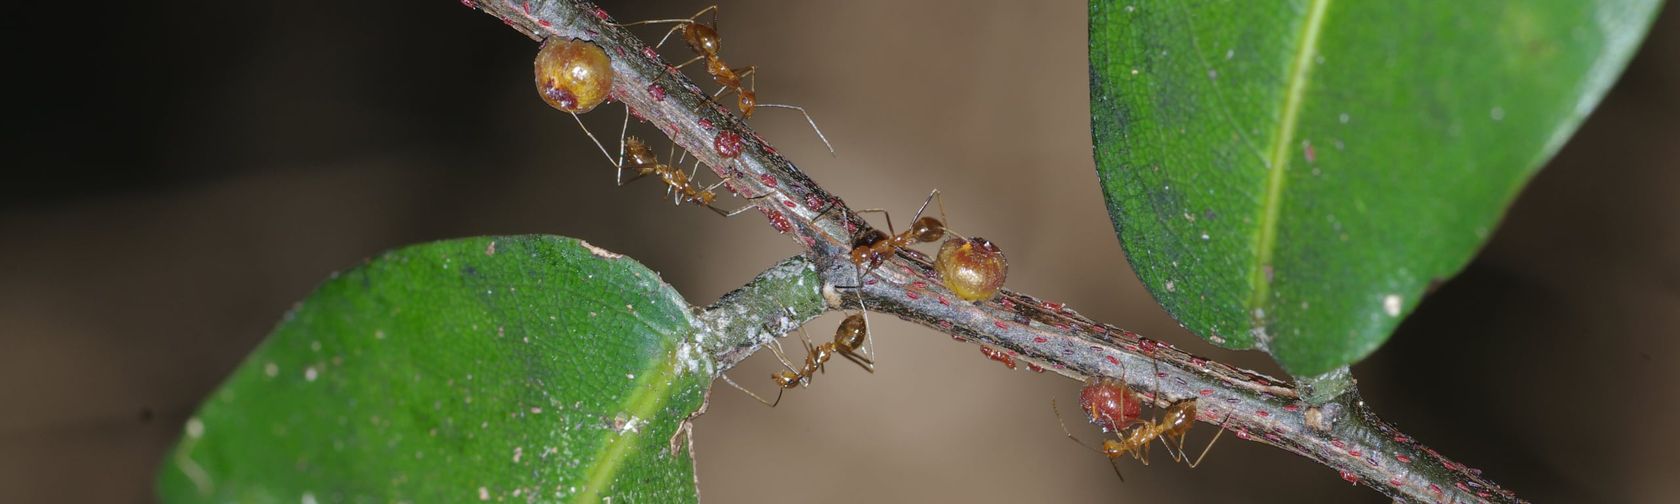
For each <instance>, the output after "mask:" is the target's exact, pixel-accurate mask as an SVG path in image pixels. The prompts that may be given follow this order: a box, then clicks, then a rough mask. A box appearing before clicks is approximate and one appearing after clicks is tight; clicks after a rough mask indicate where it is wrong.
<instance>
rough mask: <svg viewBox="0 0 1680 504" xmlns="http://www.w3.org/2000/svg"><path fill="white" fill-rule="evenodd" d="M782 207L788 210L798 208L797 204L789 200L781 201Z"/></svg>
mask: <svg viewBox="0 0 1680 504" xmlns="http://www.w3.org/2000/svg"><path fill="white" fill-rule="evenodd" d="M782 206H785V207H788V209H789V210H792V209H795V208H799V204H798V203H794V202H793V200H790V199H785V200H782Z"/></svg>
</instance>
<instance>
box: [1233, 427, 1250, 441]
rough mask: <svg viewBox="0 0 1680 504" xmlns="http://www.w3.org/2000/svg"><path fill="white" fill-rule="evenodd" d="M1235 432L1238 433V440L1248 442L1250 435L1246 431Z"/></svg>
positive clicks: (1237, 430)
mask: <svg viewBox="0 0 1680 504" xmlns="http://www.w3.org/2000/svg"><path fill="white" fill-rule="evenodd" d="M1235 431H1236V433H1237V439H1241V440H1243V441H1248V438H1249V435H1248V431H1247V430H1245V429H1235Z"/></svg>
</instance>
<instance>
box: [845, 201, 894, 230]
mask: <svg viewBox="0 0 1680 504" xmlns="http://www.w3.org/2000/svg"><path fill="white" fill-rule="evenodd" d="M853 212H854V213H860V214H862V213H878V214H881V215H885V216H887V235H888V236H897V235H898V230H896V229H893V224H892V214H890V213H887V211H886V209H882V208H867V209H863V210H853Z"/></svg>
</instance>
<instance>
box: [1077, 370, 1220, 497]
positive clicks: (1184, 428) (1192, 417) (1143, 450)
mask: <svg viewBox="0 0 1680 504" xmlns="http://www.w3.org/2000/svg"><path fill="white" fill-rule="evenodd" d="M1155 369H1156V372H1155V377H1156V380H1157V381H1156V383H1157V386H1156V387H1155V390H1157V391H1159V390H1161V388H1160V386H1159V380H1160V376H1161V375H1160V363H1159V362H1156V363H1155ZM1092 387H1099V388H1102V387H1114V382H1111V381H1108V380H1100V381H1098V382H1096V383H1093V384H1091V385H1087V386H1086V390H1084V391H1081V401H1082V402H1084V401H1083V400H1084V399H1085V396H1086V395H1087V392H1088V391H1090V389H1091V388H1092ZM1114 389H1117V390H1114ZM1114 389H1111V390H1108V391H1104V392H1117V393H1119V394H1121V397H1122V403H1121V404H1122V406H1121V408H1120V409H1121V411H1120V413H1119V415H1117V416H1118V417H1119V418H1114V416H1115V415H1114V412H1112V411H1108V408H1106V407H1105V406H1103V405H1100V404H1088V405H1085V408H1086V413H1087V414H1088V415H1089V416H1090V417H1091V420H1092V422H1094V423H1097V424H1099V425H1103V426H1104V427H1105V430H1107V427H1109V426H1113V427H1116V429H1115V437H1114V438H1113V439H1104V440H1103V444H1102V448H1100V449H1099V448H1094V447H1091V446H1090V445H1086V444H1085V442H1084V441H1080V440H1079V438H1077V437H1074V436H1073V433H1072V432H1070V431H1068V428H1067V423H1065V422H1063V421H1062V412H1061V409H1059V408H1057V407H1056V400H1055V399H1054V398H1052V399H1050V409H1051V410H1053V411H1055V413H1056V423H1057V425H1060V426H1061V428H1062V434H1065V435H1067V438H1068V439H1069V440H1072V441H1073V442H1074V443H1078V444H1079V446H1083V447H1085V448H1086V449H1089V450H1091V451H1095V452H1097V453H1101V454H1103V456H1105V457H1108V462H1109V465H1111V466H1113V467H1114V475H1115V476H1119V477H1120V481H1125V480H1126V477H1125V476H1122V475H1121V474H1120V466H1119V465H1117V464H1115V463H1114V461H1115V460H1118V459H1119V458H1120V457H1121V456H1124V455H1131V456H1132V458H1133V459H1136V460H1138V461H1140V462H1143V465H1149V444H1150V443H1151V442H1153V441H1155V440H1157V439H1159V440H1161V445H1162V446H1165V447H1166V448H1167V455H1168V456H1170V457H1172V460H1173V462H1184V463H1185V464H1187V465H1189V466H1190V468H1191V469H1194V468H1196V466H1198V465H1201V463H1202V459H1204V458H1207V454H1208V451H1209V450H1212V449H1213V444H1214V443H1217V442H1219V436H1220V435H1222V434H1225V424H1226V422H1229V421H1231V414H1229V413H1227V414H1226V415H1225V419H1224V420H1221V421H1220V422H1219V432H1217V433H1215V434H1214V435H1213V439H1210V440H1208V444H1207V446H1205V447H1203V448H1202V453H1201V454H1200V455H1197V456H1196V460H1194V461H1192V460H1190V457H1189V455H1188V454H1186V453H1185V452H1184V439H1185V437H1186V436H1187V435H1188V434H1189V433H1190V428H1191V427H1193V426H1195V424H1196V401H1197V399H1196V398H1193V397H1192V398H1189V399H1181V400H1178V401H1174V402H1172V403H1170V404H1168V405H1167V406H1166V408H1165V411H1166V414H1165V418H1153V415H1151V418H1150V419H1149V420H1140V419H1137V418H1136V417H1132V418H1131V419H1129V420H1127V419H1126V416H1127V413H1130V412H1129V411H1127V408H1126V407H1125V406H1129V404H1127V403H1129V402H1132V401H1137V400H1138V399H1139V397H1138V394H1137V392H1136V391H1133V390H1131V388H1130V387H1126V386H1125V384H1123V383H1121V384H1119V386H1118V387H1114ZM1156 393H1157V394H1159V393H1160V392H1156ZM1099 416H1101V418H1099ZM1116 420H1121V422H1116ZM1116 424H1119V425H1116ZM1128 429H1129V430H1128ZM1175 442H1176V446H1174V445H1175ZM1175 448H1176V451H1175Z"/></svg>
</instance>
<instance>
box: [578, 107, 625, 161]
mask: <svg viewBox="0 0 1680 504" xmlns="http://www.w3.org/2000/svg"><path fill="white" fill-rule="evenodd" d="M625 107H626V108H625V110H629V108H628V107H629V106H628V105H626V106H625ZM567 113H568V114H571V115H572V119H573V120H576V121H577V123H578V127H579V128H583V134H584V135H588V136H589V141H591V142H595V148H597V149H601V155H603V156H606V157H607V161H612V160H613V156H612V154H611V153H608V152H607V147H606V146H604V145H601V140H599V139H597V138H595V133H593V132H590V131H589V127H588V126H584V125H583V118H582V117H578V115H577V112H567ZM613 164H615V165H619V166H620V170H622V169H623V168H622V166H623V165H621V164H619V163H613Z"/></svg>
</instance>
